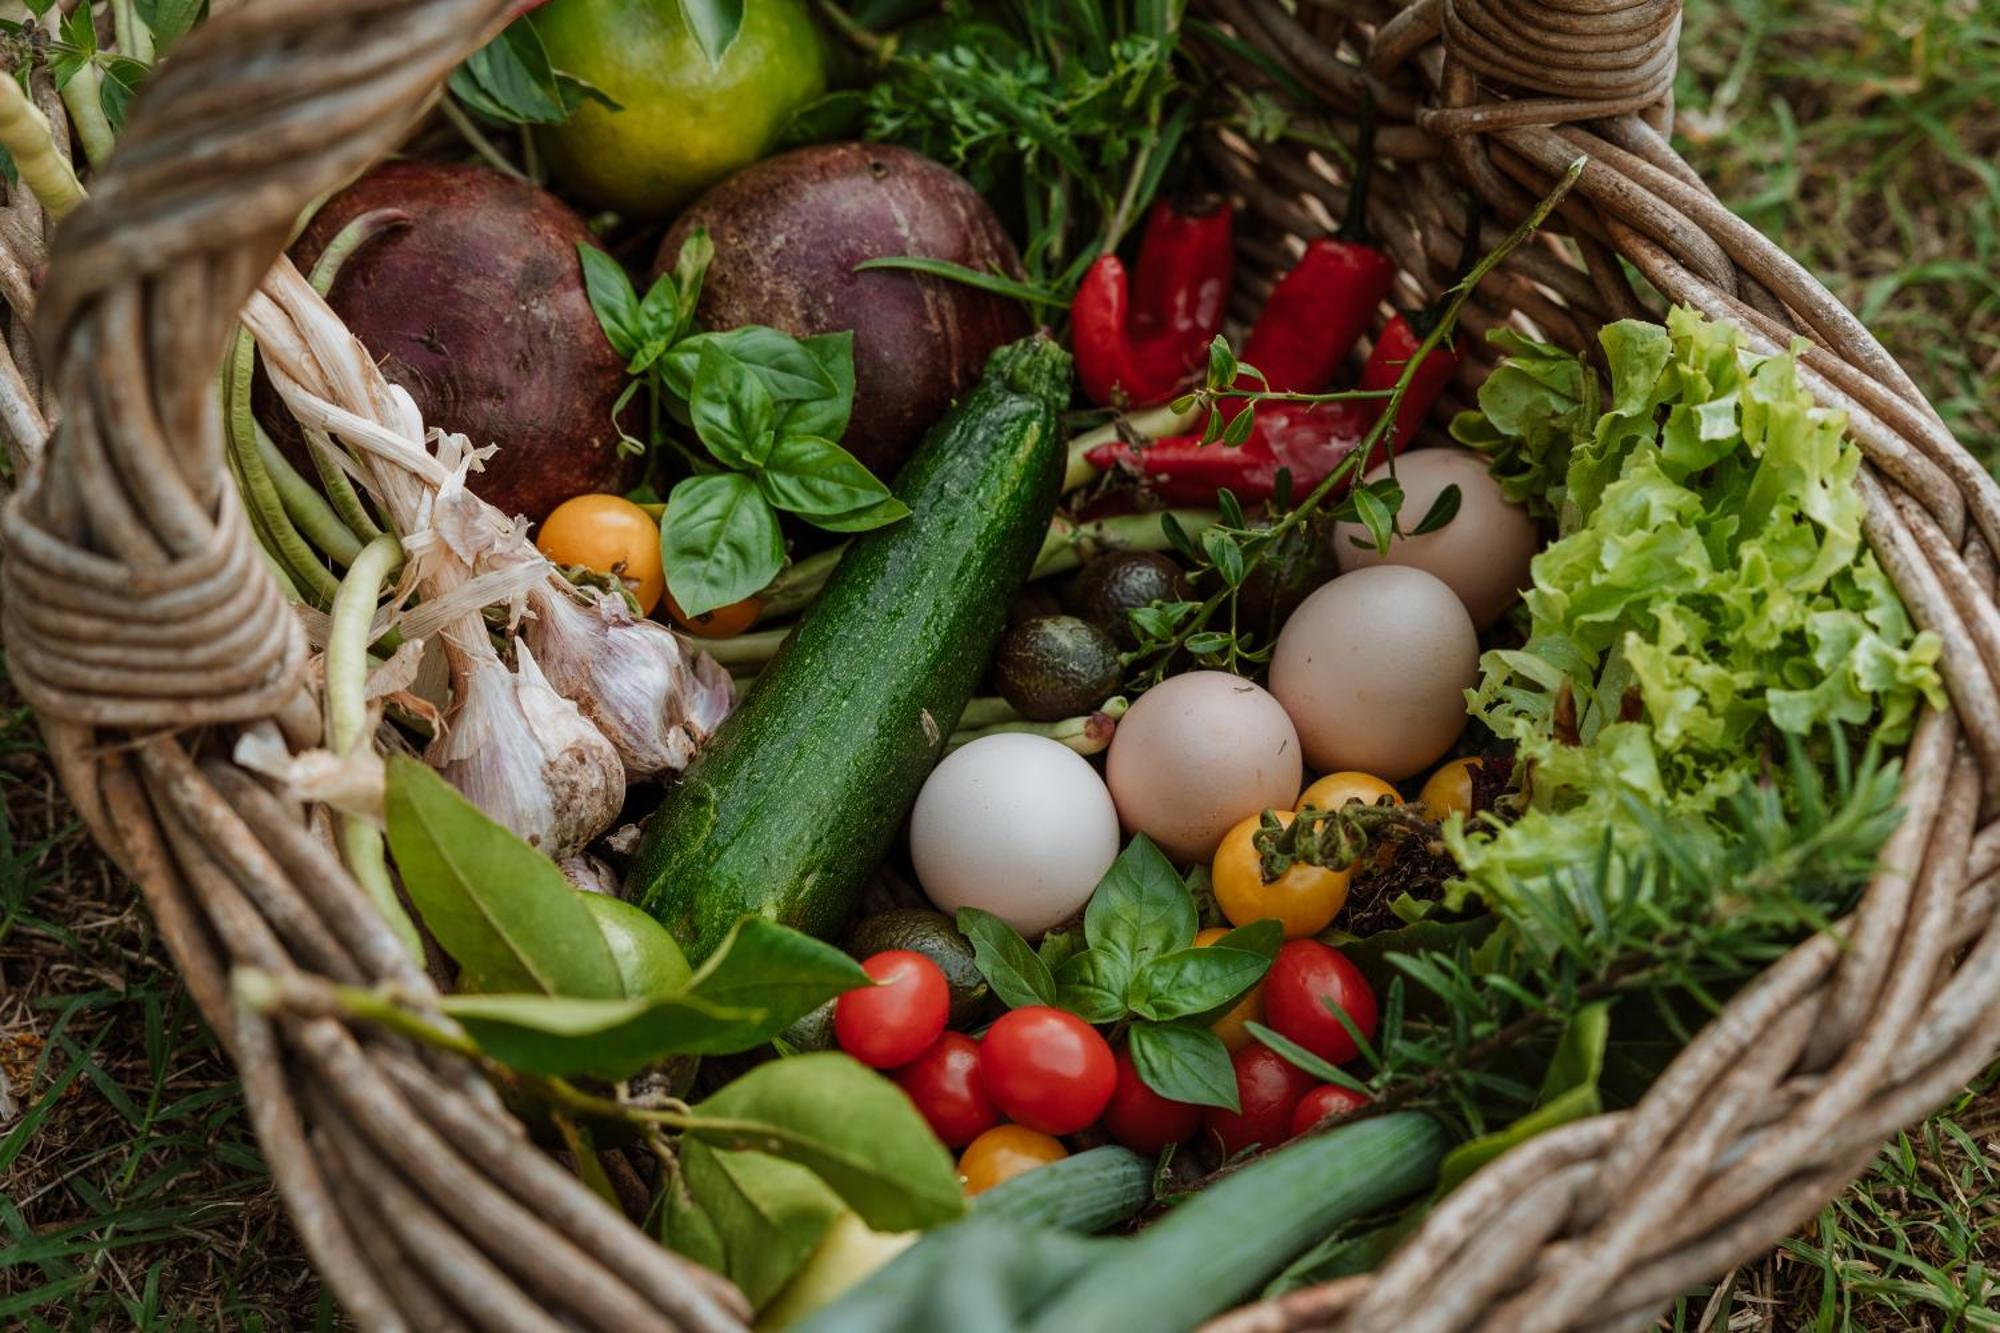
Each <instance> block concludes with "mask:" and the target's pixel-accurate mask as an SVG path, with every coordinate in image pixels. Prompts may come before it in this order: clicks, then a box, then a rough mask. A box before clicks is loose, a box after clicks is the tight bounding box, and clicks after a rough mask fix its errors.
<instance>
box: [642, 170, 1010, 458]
mask: <svg viewBox="0 0 2000 1333" xmlns="http://www.w3.org/2000/svg"><path fill="white" fill-rule="evenodd" d="M696 227H705V228H707V230H708V234H709V237H710V239H712V240H713V241H714V242H715V262H714V264H713V265H712V266H711V267H710V269H709V273H708V281H707V282H706V283H705V284H704V285H703V287H702V293H701V304H700V306H699V307H698V310H697V313H698V315H699V316H700V319H701V321H702V323H703V324H704V325H705V326H706V327H708V328H711V329H729V328H735V327H737V326H739V325H743V324H768V325H770V326H772V327H774V328H779V329H783V330H784V331H785V332H787V333H790V334H792V335H793V336H794V337H801V338H802V337H806V336H809V335H811V334H816V333H837V332H839V331H840V330H842V329H852V330H854V418H853V420H852V422H851V423H850V424H849V425H848V428H847V434H846V436H845V437H844V438H843V440H842V443H844V444H845V445H846V446H847V448H848V449H849V450H851V451H852V452H853V453H854V455H855V456H856V457H858V458H859V459H860V460H861V461H862V462H863V463H865V464H867V465H868V467H869V468H871V469H872V470H873V471H874V472H875V473H876V474H877V475H878V476H882V477H890V476H892V475H893V474H894V472H895V469H896V467H897V466H898V465H899V464H900V463H901V462H902V461H903V459H904V457H906V456H907V455H908V454H909V452H910V450H911V449H912V448H914V447H915V445H916V443H917V441H918V440H920V439H921V438H923V434H924V432H925V431H926V430H927V429H929V428H930V425H931V423H932V422H934V421H936V420H937V419H938V417H940V416H942V415H943V414H944V411H945V409H946V408H947V407H949V406H950V405H951V402H952V399H953V398H955V397H957V396H958V395H959V394H961V393H963V392H964V391H965V390H966V389H967V388H968V387H969V386H970V385H971V384H972V382H973V381H974V380H975V379H977V378H978V376H979V372H980V370H981V369H982V368H983V367H984V366H985V364H986V358H987V357H988V356H989V355H990V354H991V353H992V352H993V350H994V349H995V348H997V347H999V346H1001V345H1002V344H1003V343H1009V342H1012V341H1014V340H1015V339H1016V338H1020V337H1022V336H1024V335H1026V333H1027V332H1028V327H1029V325H1028V317H1027V314H1026V313H1025V312H1024V311H1023V310H1022V308H1021V306H1020V304H1019V303H1018V302H1016V301H1013V300H1010V299H1008V298H1006V297H1002V296H995V295H993V294H992V293H990V292H983V291H980V290H978V289H977V288H974V287H968V286H966V285H964V284H963V283H956V282H949V281H945V280H943V279H939V278H933V277H928V276H922V275H918V274H915V273H910V272H895V271H888V270H882V269H876V270H871V271H869V272H865V273H856V272H855V271H854V266H855V265H856V264H858V263H860V262H861V261H862V260H864V259H879V258H883V257H885V256H892V255H919V256H922V257H924V258H928V259H946V260H950V261H952V262H954V263H958V264H963V265H966V266H967V267H969V268H974V269H978V270H981V271H983V272H999V273H1006V274H1011V275H1014V276H1019V274H1020V269H1021V261H1020V258H1019V256H1018V255H1016V254H1015V252H1014V246H1013V243H1012V242H1011V241H1009V240H1008V239H1007V233H1006V231H1005V230H1004V229H1003V228H1002V227H1001V225H1000V222H999V219H997V218H996V217H994V215H993V210H992V209H990V208H988V207H987V205H986V201H985V200H984V199H981V198H980V197H979V192H978V191H976V190H974V189H973V188H972V186H971V185H969V184H967V183H966V181H965V180H964V179H963V178H962V177H960V176H958V175H957V174H956V173H954V172H953V171H951V170H950V169H949V168H947V167H944V166H942V165H940V164H939V163H937V162H933V161H932V160H931V159H929V158H927V157H925V156H923V155H922V154H920V153H913V152H910V151H909V150H908V149H904V148H896V147H892V146H890V145H887V144H862V143H837V144H822V145H819V146H817V147H813V148H801V149H797V150H795V151H793V152H789V153H781V154H779V155H778V156H777V157H772V158H767V159H765V160H764V161H762V162H758V163H755V164H754V165H752V166H749V167H746V168H744V169H743V170H742V171H739V172H738V173H736V174H735V175H734V176H731V177H730V178H729V179H728V180H726V181H723V182H722V183H721V184H720V185H717V186H716V187H715V188H714V189H712V190H710V191H709V192H708V193H707V194H705V195H703V196H702V197H701V198H700V199H698V200H697V201H695V203H694V205H693V206H692V207H691V208H689V210H688V211H687V212H686V213H684V214H682V215H681V218H680V220H679V221H678V222H676V223H675V224H674V227H673V230H672V231H670V232H669V233H668V234H667V237H666V240H665V241H664V242H662V244H661V246H660V252H659V256H658V257H657V258H656V259H655V261H654V271H655V272H656V273H658V272H660V271H662V270H665V269H668V268H671V267H672V266H673V262H674V259H675V257H676V256H677V255H679V254H680V248H681V242H682V241H684V240H685V239H686V238H687V236H688V234H689V233H690V232H692V231H693V230H694V228H696Z"/></svg>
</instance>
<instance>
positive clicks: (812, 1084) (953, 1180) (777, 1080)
mask: <svg viewBox="0 0 2000 1333" xmlns="http://www.w3.org/2000/svg"><path fill="white" fill-rule="evenodd" d="M687 1132H688V1135H689V1137H691V1138H694V1139H696V1140H698V1141H700V1142H703V1143H708V1144H712V1145H714V1146H716V1147H721V1148H755V1149H756V1150H758V1151H760V1152H767V1153H770V1154H772V1155H773V1156H777V1157H782V1158H784V1159H785V1160H786V1161H789V1162H797V1163H798V1164H799V1165H800V1166H803V1167H805V1168H806V1169H807V1170H809V1171H811V1172H812V1173H813V1174H814V1175H816V1176H818V1177H819V1178H820V1179H821V1180H823V1181H825V1182H826V1183H827V1184H828V1185H831V1186H832V1187H833V1188H834V1190H835V1191H836V1192H837V1193H839V1195H840V1197H841V1198H843V1199H845V1200H847V1203H848V1206H849V1207H851V1208H853V1209H854V1211H855V1212H857V1213H859V1214H861V1220H862V1221H864V1222H866V1223H867V1224H868V1225H869V1226H871V1227H873V1228H874V1229H875V1230H877V1231H914V1230H917V1229H920V1228H925V1227H932V1226H936V1225H937V1224H938V1223H940V1222H949V1221H950V1220H951V1219H952V1218H954V1217H957V1216H959V1215H960V1214H961V1213H963V1212H964V1211H965V1196H964V1194H963V1193H962V1192H961V1190H960V1187H959V1183H958V1170H957V1168H956V1167H955V1166H953V1164H952V1160H951V1154H949V1153H948V1152H946V1151H945V1148H944V1145H943V1144H942V1143H940V1142H938V1139H937V1136H936V1135H935V1134H933V1133H931V1129H930V1126H929V1125H927V1124H925V1123H924V1118H923V1116H922V1115H920V1114H918V1112H917V1108H916V1105H915V1103H913V1102H912V1101H911V1100H910V1099H909V1098H908V1097H907V1096H905V1095H904V1093H903V1090H902V1089H901V1088H899V1087H897V1086H896V1085H895V1084H893V1083H891V1082H889V1080H887V1079H885V1078H883V1077H882V1076H881V1075H879V1074H877V1073H875V1072H874V1071H873V1070H870V1069H865V1068H863V1067H862V1066H861V1065H860V1064H858V1063H856V1062H855V1061H854V1060H853V1059H851V1058H849V1057H848V1056H845V1055H839V1054H835V1053H833V1052H830V1051H828V1052H822V1053H820V1054H818V1055H798V1056H793V1057H792V1058H791V1059H789V1060H774V1061H771V1062H770V1063H768V1064H762V1065H759V1066H757V1067H756V1068H755V1069H752V1070H751V1071H750V1072H748V1073H747V1074H744V1075H743V1076H742V1077H740V1078H738V1079H737V1080H736V1081H735V1082H733V1083H731V1084H729V1085H728V1086H727V1087H725V1088H723V1089H722V1090H721V1091H720V1092H718V1093H716V1094H715V1095H714V1096H713V1097H710V1098H709V1099H708V1100H707V1101H705V1102H703V1103H701V1104H700V1105H699V1106H697V1107H696V1108H695V1122H694V1124H693V1125H692V1126H690V1127H689V1129H688V1131H687Z"/></svg>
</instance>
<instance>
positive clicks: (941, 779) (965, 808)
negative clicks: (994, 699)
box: [910, 732, 1118, 938]
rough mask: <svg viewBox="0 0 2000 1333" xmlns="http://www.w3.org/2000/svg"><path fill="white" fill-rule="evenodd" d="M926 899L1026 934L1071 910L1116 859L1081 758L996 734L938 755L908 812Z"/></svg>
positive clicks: (1100, 786)
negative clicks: (979, 912)
mask: <svg viewBox="0 0 2000 1333" xmlns="http://www.w3.org/2000/svg"><path fill="white" fill-rule="evenodd" d="M910 856H911V859H912V860H914V861H915V862H916V867H917V879H918V880H919V881H920V882H921V883H922V884H923V886H924V892H925V893H927V894H929V895H930V898H931V901H932V902H934V903H936V904H937V905H938V906H939V907H940V908H942V909H943V910H944V911H946V912H954V913H955V912H957V911H958V909H959V908H961V907H977V908H981V909H983V910H985V911H988V912H991V913H993V915H995V916H997V917H999V918H1000V919H1001V920H1003V921H1005V922H1006V923H1007V924H1008V925H1010V926H1012V927H1013V928H1014V929H1016V930H1018V931H1020V932H1021V933H1022V934H1023V935H1026V936H1028V937H1030V938H1033V937H1034V936H1036V935H1040V934H1042V933H1043V932H1044V931H1047V930H1049V929H1051V928H1053V927H1055V926H1059V925H1061V924H1062V923H1063V922H1065V921H1067V920H1069V919H1070V918H1071V917H1073V916H1075V915H1076V914H1077V913H1078V912H1080V911H1082V910H1083V905H1084V904H1085V903H1086V902H1088V901H1089V900H1090V894H1091V891H1092V890H1093V889H1095V888H1096V887H1097V881H1099V880H1100V879H1103V878H1104V872H1105V871H1107V870H1109V869H1110V868H1111V863H1112V862H1113V861H1114V860H1116V859H1117V857H1118V811H1117V808H1116V807H1114V806H1113V805H1112V803H1111V793H1110V792H1109V791H1107V790H1106V789H1105V786H1104V780H1103V779H1102V778H1100V777H1098V776H1097V770H1096V769H1094V768H1092V767H1091V766H1090V764H1089V762H1088V761H1086V760H1085V759H1084V758H1083V757H1082V756H1081V755H1079V754H1077V753H1076V752H1075V751H1074V750H1071V749H1069V748H1067V747H1065V746H1063V745H1060V744H1058V743H1057V742H1055V741H1052V740H1050V739H1049V738H1048V737H1046V736H1029V735H1024V734H1020V733H1013V732H1002V733H1001V734H999V735H997V736H985V737H982V738H981V739H979V740H976V741H974V742H972V744H970V745H968V746H966V747H964V748H963V749H960V750H954V751H953V752H952V753H951V754H949V755H947V756H945V759H944V762H943V763H941V764H939V765H938V766H937V767H936V768H935V769H933V770H932V771H931V775H930V778H929V779H928V780H927V781H926V782H925V783H924V789H923V791H922V792H920V793H918V795H917V805H916V809H914V810H913V811H911V812H910Z"/></svg>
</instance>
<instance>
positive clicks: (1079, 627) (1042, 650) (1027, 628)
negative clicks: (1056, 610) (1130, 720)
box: [993, 616, 1125, 722]
mask: <svg viewBox="0 0 2000 1333" xmlns="http://www.w3.org/2000/svg"><path fill="white" fill-rule="evenodd" d="M1124 674H1125V669H1124V664H1123V663H1121V662H1120V661H1119V660H1118V645H1117V644H1116V643H1115V642H1113V641H1112V638H1111V636H1110V635H1109V634H1106V633H1105V632H1104V631H1103V630H1101V629H1099V628H1098V627H1097V626H1095V625H1093V624H1090V623H1089V622H1088V621H1084V620H1079V619H1078V618H1077V617H1075V616H1034V617H1031V618H1029V619H1027V620H1024V621H1022V622H1021V623H1020V624H1018V625H1015V626H1014V627H1013V628H1012V629H1009V630H1008V631H1007V633H1006V634H1005V636H1003V637H1002V638H1001V640H1000V648H999V651H998V652H996V653H995V654H994V655H993V676H994V680H995V682H996V683H997V684H998V685H999V687H1000V694H1001V696H1002V697H1003V698H1005V699H1006V700H1007V702H1008V703H1010V704H1012V705H1013V706H1014V707H1015V708H1016V709H1018V710H1019V711H1020V713H1021V716H1023V717H1028V718H1033V719H1034V720H1035V721H1037V722H1054V721H1055V720H1056V719H1058V718H1065V717H1075V716H1077V715H1078V714H1080V713H1088V712H1090V711H1091V710H1093V709H1095V708H1096V707H1097V706H1098V705H1099V704H1101V703H1103V702H1104V701H1105V700H1106V699H1108V698H1110V697H1111V695H1112V693H1113V692H1114V691H1116V690H1117V688H1118V682H1119V681H1120V680H1121V679H1123V677H1124Z"/></svg>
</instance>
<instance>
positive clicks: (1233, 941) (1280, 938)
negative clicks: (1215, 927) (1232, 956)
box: [1212, 917, 1285, 962]
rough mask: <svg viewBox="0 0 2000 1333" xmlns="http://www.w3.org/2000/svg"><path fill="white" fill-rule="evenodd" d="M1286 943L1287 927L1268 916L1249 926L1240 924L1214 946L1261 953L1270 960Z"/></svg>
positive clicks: (1266, 959)
mask: <svg viewBox="0 0 2000 1333" xmlns="http://www.w3.org/2000/svg"><path fill="white" fill-rule="evenodd" d="M1284 943H1285V928H1284V927H1283V926H1281V925H1279V924H1278V923H1277V922H1276V921H1273V920H1271V919H1270V918H1268V917H1267V918H1265V919H1264V920H1262V921H1252V922H1251V923H1250V924H1249V925H1247V926H1238V927H1237V928H1236V929H1234V930H1232V931H1230V932H1229V933H1228V934H1227V935H1224V936H1222V937H1221V938H1219V939H1217V940H1216V941H1215V942H1214V944H1213V946H1212V947H1214V948H1217V949H1241V950H1243V951H1244V952H1245V953H1254V954H1261V955H1262V956H1263V957H1264V959H1265V961H1267V962H1268V961H1270V960H1271V959H1274V958H1276V957H1277V956H1278V950H1279V949H1280V948H1281V947H1283V945H1284Z"/></svg>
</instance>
